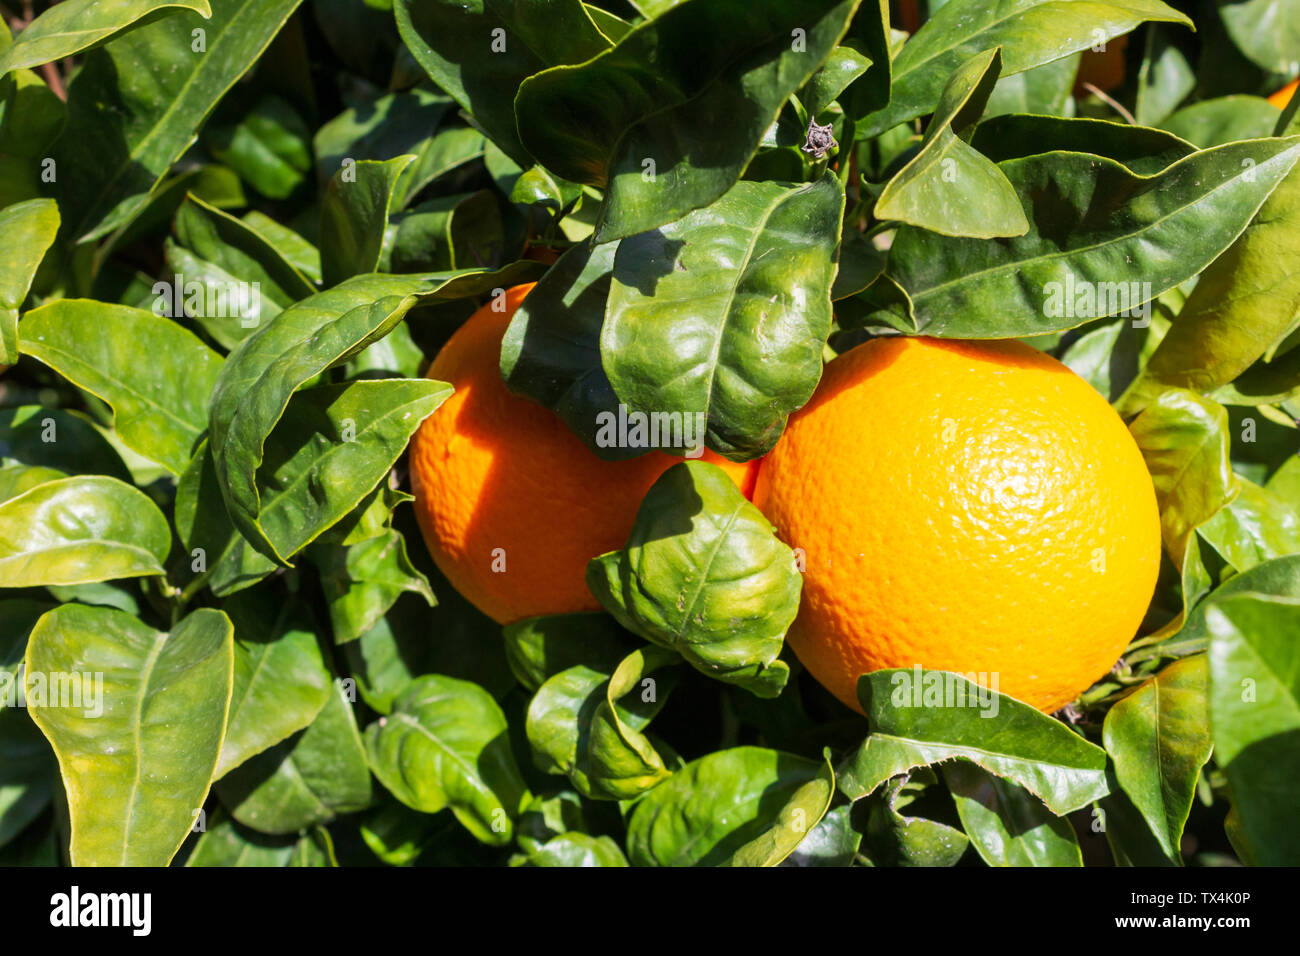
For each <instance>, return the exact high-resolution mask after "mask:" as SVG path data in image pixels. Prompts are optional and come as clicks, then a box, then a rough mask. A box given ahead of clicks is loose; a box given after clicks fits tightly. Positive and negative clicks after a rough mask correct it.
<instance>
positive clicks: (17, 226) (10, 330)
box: [0, 199, 59, 365]
mask: <svg viewBox="0 0 1300 956" xmlns="http://www.w3.org/2000/svg"><path fill="white" fill-rule="evenodd" d="M58 231H59V207H58V206H57V205H56V204H55V202H54V200H52V199H31V200H28V201H27V202H20V203H16V204H14V205H12V206H10V207H9V208H7V209H0V256H2V257H0V263H3V265H0V365H13V364H14V362H17V361H18V312H19V310H20V309H21V308H22V305H23V300H24V299H26V298H27V292H28V290H29V289H30V288H31V285H32V277H33V276H35V275H36V269H37V267H38V266H39V265H40V264H41V260H42V259H44V258H45V252H46V250H47V249H49V248H50V245H51V244H52V243H53V242H54V236H55V233H57V232H58Z"/></svg>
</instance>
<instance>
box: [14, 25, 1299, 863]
mask: <svg viewBox="0 0 1300 956" xmlns="http://www.w3.org/2000/svg"><path fill="white" fill-rule="evenodd" d="M917 7H918V5H917V4H916V3H912V2H905V3H893V4H890V3H887V2H884V0H681V2H676V3H673V2H657V0H656V2H648V0H647V2H642V0H633V2H625V0H607V2H606V0H598V2H592V3H587V2H581V0H373V2H372V0H366V2H365V3H362V2H361V0H320V2H316V3H313V4H299V2H298V0H249V2H236V0H123V2H113V3H109V2H103V0H63V2H61V3H57V4H54V5H47V4H45V3H43V2H39V0H38V2H37V3H36V4H35V5H34V6H32V5H28V6H27V8H26V9H27V11H28V15H27V16H26V17H23V16H10V14H11V13H13V12H14V10H15V9H16V8H15V5H13V4H5V5H4V6H3V7H0V9H3V10H4V11H5V13H6V18H5V23H6V24H8V25H0V366H3V367H4V368H5V369H6V371H5V373H4V378H3V379H0V862H3V863H6V864H39V863H68V864H73V865H120V864H126V865H168V864H171V865H181V864H184V865H191V866H209V865H268V866H290V865H312V866H334V865H346V864H350V863H358V864H374V863H376V862H382V863H385V864H389V865H393V866H405V865H410V864H413V863H422V864H428V863H432V864H470V863H473V864H482V863H490V864H498V865H530V866H568V865H592V866H627V865H635V866H643V865H644V866H658V865H697V866H712V865H744V866H750V865H759V866H775V865H798V866H853V865H873V866H886V865H907V866H916V865H934V866H950V865H954V864H957V863H962V864H966V865H983V864H987V865H994V866H998V865H1025V864H1029V865H1044V866H1078V865H1081V864H1082V863H1083V862H1084V860H1087V861H1089V862H1098V863H1115V864H1119V865H1177V864H1180V863H1184V862H1196V863H1200V864H1215V863H1222V862H1228V861H1232V860H1234V859H1236V860H1240V861H1244V862H1247V863H1258V864H1295V863H1297V862H1300V843H1297V830H1296V828H1295V825H1294V810H1295V804H1296V794H1297V791H1296V787H1297V780H1300V684H1298V683H1297V680H1298V679H1300V678H1298V675H1300V657H1298V655H1300V644H1298V643H1297V641H1296V635H1297V634H1300V457H1297V451H1298V450H1300V441H1298V440H1297V431H1296V419H1297V418H1300V169H1298V168H1297V161H1298V160H1300V123H1297V122H1296V115H1295V114H1296V109H1295V104H1290V105H1288V104H1287V103H1286V102H1285V100H1282V101H1281V102H1276V103H1273V102H1269V100H1268V99H1267V98H1266V97H1267V96H1268V94H1270V93H1272V92H1273V91H1274V90H1276V89H1278V88H1279V87H1281V86H1282V85H1283V84H1284V83H1285V82H1286V81H1287V80H1288V79H1290V75H1289V74H1290V73H1292V72H1294V71H1295V69H1296V63H1297V62H1298V61H1300V32H1297V31H1298V30H1300V11H1297V9H1296V8H1295V5H1294V4H1290V3H1275V2H1270V3H1256V2H1252V3H1238V4H1217V5H1216V4H1200V5H1191V4H1184V3H1178V4H1173V5H1170V4H1167V3H1164V2H1161V0H1005V2H1000V3H996V4H994V3H989V2H987V0H948V2H946V3H943V4H938V3H934V4H929V5H925V4H922V5H920V7H921V14H918V10H917ZM927 9H928V10H930V11H933V12H932V15H929V16H926V15H924V13H925V11H926V10H927ZM1193 9H1194V10H1195V11H1196V22H1195V23H1194V22H1193V20H1192V18H1191V17H1190V16H1189V14H1188V12H1187V11H1189V10H1193ZM1270 24H1271V25H1270ZM904 27H906V29H903V28H904ZM1193 28H1194V29H1193ZM533 281H537V282H538V285H537V287H536V289H535V290H534V291H533V292H532V294H531V295H530V296H529V298H528V299H527V301H526V302H525V304H524V306H523V307H522V308H521V309H520V310H519V311H518V313H517V314H516V315H515V316H514V317H513V319H512V322H511V325H510V328H509V330H508V332H507V334H506V337H505V342H504V346H503V348H502V352H501V373H502V376H503V379H504V380H505V382H506V383H507V384H508V385H509V387H510V388H511V390H512V391H514V392H515V393H517V394H518V395H520V396H523V397H525V398H527V399H529V400H532V401H535V402H537V403H539V404H541V405H543V406H545V407H546V408H549V409H551V410H552V411H553V412H555V413H556V414H557V415H558V416H559V417H560V418H561V419H562V420H563V421H564V422H565V423H566V424H567V425H568V426H569V427H570V428H572V430H573V431H574V432H575V433H576V434H577V435H578V436H579V437H580V438H582V439H583V440H584V441H585V442H587V443H588V445H589V446H590V447H591V448H592V450H593V451H594V452H595V453H597V454H601V455H603V456H606V457H610V458H619V457H627V456H628V455H629V454H637V453H638V451H637V450H635V449H633V450H631V451H629V449H627V448H609V447H606V446H604V445H602V444H601V443H599V442H598V441H597V440H596V427H595V422H596V421H598V419H599V416H601V415H602V414H605V413H626V414H631V413H637V412H640V413H645V414H651V413H655V412H659V411H662V410H664V409H676V410H680V411H683V412H687V413H698V414H699V415H700V416H701V421H702V423H703V424H702V433H703V435H704V441H705V443H706V444H707V446H708V447H709V448H711V449H712V450H714V451H715V452H717V453H719V454H721V455H723V456H725V457H727V458H730V459H733V460H735V461H747V460H752V459H754V458H757V457H759V456H761V455H763V454H765V453H766V452H767V451H769V450H770V449H771V448H772V447H773V446H774V445H775V444H776V443H777V442H778V441H779V440H780V437H781V433H782V431H783V429H784V428H785V426H786V422H787V420H788V418H789V416H790V415H791V414H792V413H795V412H797V411H798V409H799V408H800V407H802V406H803V405H804V404H805V403H806V402H807V401H808V399H809V397H810V396H811V395H812V393H813V390H814V388H815V387H816V385H817V382H818V380H819V378H820V376H821V371H822V367H823V364H824V362H825V361H827V360H829V359H830V358H832V357H833V356H834V355H835V354H837V353H839V352H842V351H844V350H846V349H848V348H851V347H852V346H853V345H855V344H858V343H860V342H862V341H864V340H865V339H867V338H870V337H872V336H877V335H894V334H900V333H901V334H923V335H929V336H948V337H962V338H985V339H988V338H1018V339H1022V340H1024V341H1026V342H1028V343H1030V344H1031V345H1033V346H1035V347H1037V348H1040V349H1042V350H1045V351H1047V352H1049V353H1050V354H1052V355H1053V356H1055V357H1056V358H1059V359H1060V360H1061V361H1062V362H1064V363H1065V364H1066V365H1068V366H1069V367H1070V368H1071V369H1073V370H1074V371H1075V372H1077V373H1078V374H1079V375H1080V376H1082V377H1083V378H1084V379H1085V380H1087V381H1088V382H1089V383H1090V384H1091V385H1093V386H1094V387H1095V388H1096V389H1097V390H1098V391H1099V392H1100V393H1101V394H1102V395H1104V396H1105V397H1106V398H1107V399H1108V400H1109V401H1111V402H1112V403H1113V404H1114V406H1115V407H1116V409H1117V410H1118V411H1119V412H1120V413H1121V414H1122V415H1123V416H1124V418H1125V420H1126V421H1127V422H1128V423H1129V427H1130V429H1131V431H1132V434H1133V436H1134V438H1135V439H1136V441H1137V443H1138V445H1139V447H1140V448H1141V449H1142V452H1143V455H1144V457H1145V460H1146V463H1147V466H1148V469H1149V471H1150V474H1151V477H1152V481H1153V484H1154V487H1155V489H1156V493H1157V498H1158V502H1159V507H1160V509H1161V527H1162V531H1163V545H1164V555H1163V567H1162V574H1161V579H1160V584H1159V587H1158V589H1157V592H1156V595H1155V597H1154V599H1153V601H1152V604H1151V608H1150V610H1149V612H1148V615H1147V618H1146V620H1145V622H1144V623H1143V625H1142V627H1141V629H1140V630H1139V632H1138V633H1136V634H1134V635H1133V641H1132V643H1131V645H1130V646H1129V648H1128V650H1127V651H1126V653H1125V654H1124V656H1123V657H1122V658H1121V659H1120V660H1119V661H1118V662H1117V663H1116V666H1115V668H1114V670H1113V671H1112V672H1111V674H1110V675H1108V676H1107V677H1106V678H1105V679H1104V680H1103V681H1101V682H1100V683H1098V684H1097V685H1095V686H1094V687H1093V688H1091V689H1090V690H1088V691H1087V692H1086V693H1084V694H1083V695H1082V697H1081V698H1080V699H1079V700H1078V701H1076V702H1075V703H1074V704H1073V705H1071V707H1069V708H1067V710H1066V711H1064V712H1062V713H1061V714H1057V715H1047V714H1042V713H1040V712H1038V711H1036V710H1034V709H1033V708H1030V707H1028V706H1027V705H1025V704H1023V703H1021V702H1019V701H1016V700H1013V699H1011V698H1006V697H1002V696H1001V695H997V694H995V693H993V692H991V691H988V690H986V689H983V688H979V687H976V686H974V685H971V684H969V682H968V681H967V680H966V679H965V678H964V677H962V676H959V675H948V674H942V673H939V674H933V673H932V674H929V675H925V676H926V678H932V679H933V680H932V681H929V680H927V681H924V682H923V683H922V684H921V685H918V686H916V687H915V688H914V689H912V690H909V691H908V692H906V693H903V694H900V693H898V687H899V686H900V683H902V684H906V681H907V680H909V679H913V678H916V677H919V676H920V675H913V674H910V673H909V672H906V671H880V672H876V673H873V674H867V675H862V677H861V680H860V683H859V687H858V696H859V699H860V703H861V705H862V709H863V711H864V714H865V716H864V715H860V714H857V713H854V712H852V711H850V710H849V709H847V708H846V707H844V706H843V705H842V704H840V703H838V702H837V701H836V700H834V699H833V698H832V697H830V696H829V695H828V694H827V693H826V692H825V691H824V690H822V689H821V688H820V687H819V686H818V685H817V684H816V683H815V682H813V681H812V680H811V679H810V678H809V677H808V676H807V675H806V674H805V673H804V672H803V670H802V668H801V667H800V666H799V663H798V661H797V660H796V659H795V658H794V656H793V655H792V654H791V653H790V651H789V649H788V648H787V647H786V646H785V644H784V640H783V639H784V636H785V633H786V630H787V629H788V628H789V626H790V624H791V622H792V621H793V620H794V618H795V615H796V614H797V611H798V607H799V601H800V592H801V588H800V584H801V581H800V576H799V571H800V570H802V568H801V567H800V563H799V562H800V560H801V557H800V555H799V554H798V552H797V551H792V549H791V548H790V547H788V546H787V544H786V543H784V542H781V541H780V540H778V538H777V536H776V534H775V533H774V531H773V529H772V527H771V525H770V524H769V523H768V522H767V520H766V519H765V518H764V516H763V515H762V514H761V513H759V511H758V510H757V509H756V508H755V507H754V506H753V505H752V504H750V503H749V502H748V501H746V500H745V499H744V497H743V496H742V495H740V494H739V493H738V492H737V491H736V489H735V488H734V487H733V486H732V485H731V484H730V482H729V481H728V480H727V479H726V478H725V477H724V476H722V474H721V472H720V471H719V470H718V469H717V468H716V467H714V466H713V465H708V464H704V463H700V462H692V463H684V464H681V465H678V466H675V467H674V468H673V469H671V470H670V471H668V472H666V473H665V474H664V476H663V477H662V478H661V479H660V481H659V482H658V483H657V484H656V485H655V486H654V487H653V488H652V489H651V490H650V492H649V493H648V494H647V495H646V497H645V500H644V502H643V503H642V507H641V511H640V513H639V515H638V517H637V521H636V526H635V528H633V529H632V530H631V534H630V537H629V538H628V540H627V542H626V544H625V546H624V547H622V548H621V549H619V550H616V551H612V552H610V553H607V554H604V555H591V558H592V562H591V565H590V566H589V570H588V576H587V580H588V584H589V587H590V589H591V591H592V594H593V595H594V598H595V599H597V600H598V601H599V603H600V605H601V607H602V608H603V610H601V611H592V612H583V613H574V614H566V615H558V616H552V617H543V618H534V619H529V620H524V621H516V622H514V623H511V624H509V625H507V626H506V627H504V628H502V627H500V626H498V625H496V624H494V623H492V622H491V621H490V620H488V619H487V618H485V617H484V616H482V615H481V614H479V613H478V612H476V611H475V610H474V609H473V608H472V607H471V606H470V605H469V604H468V603H467V602H466V601H465V600H464V599H463V598H462V597H461V596H460V595H458V594H457V593H456V592H455V591H454V590H453V589H452V588H451V587H450V586H449V585H448V584H447V583H446V582H445V581H444V580H443V579H442V578H441V576H440V575H439V574H438V572H437V570H436V568H434V566H433V565H432V562H431V561H430V560H429V558H428V555H427V553H426V551H425V549H424V547H423V544H422V543H421V541H420V538H419V533H418V530H417V529H416V528H415V525H414V522H413V519H412V517H411V513H410V509H409V508H408V507H407V503H408V502H409V501H410V495H409V494H407V491H406V488H407V487H409V485H408V482H407V476H406V465H405V459H404V452H405V449H406V446H407V443H408V442H409V440H410V438H411V436H412V435H413V434H414V432H415V430H416V429H417V428H418V427H419V425H420V423H421V422H422V421H423V420H424V419H426V418H427V417H428V416H430V415H433V414H437V409H438V406H439V405H440V404H441V403H442V402H443V401H444V400H445V399H446V398H447V396H448V394H450V391H451V389H450V386H449V385H448V384H446V383H443V382H439V381H435V380H430V379H427V378H425V377H423V372H424V370H425V368H426V367H427V364H428V361H429V359H430V358H431V357H432V356H433V355H434V354H435V353H436V352H437V350H438V349H439V347H440V346H441V344H442V343H443V342H444V341H445V340H446V339H447V337H448V336H449V335H450V333H451V332H452V331H453V330H454V329H455V328H456V327H457V325H458V324H459V323H460V322H461V321H463V320H464V318H465V317H466V316H467V315H468V314H469V313H470V312H471V311H472V310H473V309H474V308H476V307H478V306H481V305H483V304H485V303H488V302H491V301H494V300H495V298H496V297H497V296H499V295H501V294H502V292H503V290H505V289H506V288H508V287H511V286H514V285H518V284H520V283H524V282H533ZM825 453H826V454H828V455H832V454H834V449H826V450H825ZM591 493H592V494H593V495H598V494H600V493H601V491H600V489H599V488H593V489H591ZM546 518H547V516H546V515H538V516H537V521H538V522H539V533H554V534H563V533H564V529H563V528H547V527H546V526H545V522H546ZM932 690H933V691H934V694H933V695H932V694H931V691H932ZM954 692H959V693H960V695H961V698H962V699H963V700H966V701H968V702H969V704H970V705H971V706H967V707H965V708H963V707H954V706H951V700H950V697H951V694H953V693H954ZM975 705H978V708H976V707H975ZM1225 819H1226V823H1225V822H1224V821H1225Z"/></svg>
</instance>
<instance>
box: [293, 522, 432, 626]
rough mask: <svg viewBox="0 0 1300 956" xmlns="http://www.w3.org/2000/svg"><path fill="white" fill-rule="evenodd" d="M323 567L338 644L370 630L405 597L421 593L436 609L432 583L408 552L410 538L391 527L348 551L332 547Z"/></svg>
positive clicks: (321, 559) (324, 551)
mask: <svg viewBox="0 0 1300 956" xmlns="http://www.w3.org/2000/svg"><path fill="white" fill-rule="evenodd" d="M317 564H318V567H319V568H320V572H321V590H322V591H323V592H324V594H325V600H326V601H327V602H328V603H329V615H330V625H331V627H332V628H333V631H334V643H335V644H346V643H347V642H348V641H355V640H356V639H357V638H359V637H360V636H361V635H362V634H364V633H366V632H367V631H369V630H370V629H371V628H372V627H374V626H375V624H376V623H377V622H378V620H379V619H380V618H381V617H383V615H384V614H386V613H387V612H388V609H389V608H391V607H392V606H393V605H394V604H395V603H396V602H397V599H398V598H399V597H401V596H402V594H404V593H408V592H409V593H411V594H418V595H419V596H420V597H422V598H423V599H424V601H425V603H426V604H428V605H429V606H430V607H432V606H433V605H434V604H435V603H436V600H435V598H434V596H433V591H432V589H430V587H429V581H428V579H427V578H425V576H424V575H423V574H421V573H420V572H419V571H418V570H417V569H416V568H415V566H414V565H413V564H412V563H411V559H410V557H409V556H408V555H407V553H406V539H405V538H404V537H403V536H402V535H401V533H400V532H397V531H394V530H393V529H391V528H388V529H385V530H384V531H383V532H382V533H380V534H378V535H376V536H374V537H372V538H367V539H366V540H364V541H358V542H356V543H355V544H351V545H347V546H343V545H340V544H339V543H337V542H328V543H327V544H326V546H325V547H324V548H322V553H321V556H320V557H319V558H318V559H317Z"/></svg>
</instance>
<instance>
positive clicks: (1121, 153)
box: [971, 114, 1196, 176]
mask: <svg viewBox="0 0 1300 956" xmlns="http://www.w3.org/2000/svg"><path fill="white" fill-rule="evenodd" d="M971 144H972V145H973V146H974V147H975V148H976V149H978V150H979V151H980V152H981V153H983V154H984V155H985V156H987V157H989V158H990V159H992V160H993V161H994V162H997V163H1003V162H1006V161H1007V160H1009V159H1023V158H1024V157H1026V156H1041V155H1043V154H1045V153H1052V152H1056V151H1064V152H1070V153H1087V154H1089V155H1091V156H1104V157H1106V158H1107V159H1111V160H1114V161H1115V162H1117V163H1120V164H1121V165H1123V166H1126V167H1127V168H1128V169H1130V170H1132V171H1133V172H1134V173H1137V174H1139V175H1143V176H1150V175H1153V174H1155V173H1158V172H1160V171H1161V170H1163V169H1165V168H1167V167H1168V166H1170V165H1171V164H1173V163H1175V162H1177V161H1178V160H1180V159H1184V158H1186V157H1188V156H1190V155H1192V154H1193V153H1195V152H1196V147H1195V146H1193V145H1192V144H1191V143H1189V142H1187V141H1186V140H1182V139H1179V138H1178V137H1177V136H1175V135H1174V134H1173V133H1167V132H1165V131H1164V130H1159V129H1146V128H1145V127H1141V126H1130V125H1129V124H1127V123H1112V122H1110V121H1108V120H1099V119H1085V118H1066V117H1061V116H1021V115H1018V114H1010V115H1007V116H994V117H991V118H989V119H986V120H984V122H982V123H980V125H979V126H978V127H977V128H976V130H975V136H974V138H973V139H972V140H971Z"/></svg>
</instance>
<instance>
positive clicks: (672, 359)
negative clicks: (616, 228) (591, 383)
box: [600, 174, 844, 460]
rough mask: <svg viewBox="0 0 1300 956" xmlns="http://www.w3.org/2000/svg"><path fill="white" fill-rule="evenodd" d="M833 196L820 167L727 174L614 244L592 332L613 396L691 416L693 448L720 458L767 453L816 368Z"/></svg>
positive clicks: (839, 208) (830, 264) (835, 209)
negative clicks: (671, 218)
mask: <svg viewBox="0 0 1300 956" xmlns="http://www.w3.org/2000/svg"><path fill="white" fill-rule="evenodd" d="M843 200H844V196H843V191H842V190H841V188H840V186H839V184H838V182H837V180H836V179H835V177H834V176H832V175H830V174H827V175H826V176H824V177H823V178H822V179H820V180H819V181H817V182H815V183H812V184H809V185H806V186H801V187H796V188H791V187H787V186H781V185H779V184H775V183H754V182H740V183H737V184H736V186H735V187H734V188H733V189H731V190H730V191H729V192H728V193H727V194H726V195H725V196H723V197H722V198H721V199H720V200H718V201H717V202H716V203H714V204H713V205H711V206H708V207H707V208H704V209H700V210H697V211H696V212H693V213H691V214H690V215H688V216H686V217H685V218H684V219H682V220H680V221H678V222H675V223H673V224H671V225H668V226H665V227H663V228H662V229H658V230H655V231H654V232H649V233H645V234H643V235H637V236H632V237H631V238H628V239H624V240H623V241H622V242H621V243H619V247H618V252H617V253H616V255H615V257H614V273H613V280H612V283H611V285H610V291H609V300H608V302H607V305H606V311H605V322H604V326H603V328H602V330H601V337H600V349H601V359H602V364H603V366H604V369H605V372H606V373H607V374H608V375H609V380H610V382H611V384H612V386H613V389H614V392H615V394H616V395H617V396H618V397H619V399H620V400H621V401H622V402H624V403H625V404H626V405H627V406H628V408H629V409H630V410H634V411H641V412H644V413H647V414H648V413H650V412H659V411H665V410H666V411H674V412H675V411H680V412H681V413H682V414H683V415H695V414H697V413H700V412H702V413H704V415H705V423H706V428H707V432H706V435H705V441H706V444H708V446H709V447H710V448H712V449H713V450H714V451H717V452H719V453H720V454H724V455H727V456H728V457H731V458H736V459H739V460H743V459H747V458H754V457H757V456H758V455H761V454H763V453H765V452H767V451H768V450H769V449H770V448H771V447H772V446H773V445H774V444H776V440H777V439H778V438H779V437H780V435H781V431H782V430H783V429H784V428H785V421H786V417H787V416H788V415H789V414H790V413H791V412H793V411H794V410H795V409H797V408H799V407H800V406H802V405H803V404H804V403H805V402H806V401H807V400H808V398H809V396H811V395H812V391H813V388H814V387H815V386H816V384H817V380H818V378H819V377H820V375H821V364H822V347H823V345H824V344H825V341H826V336H827V334H828V333H829V332H830V320H831V312H830V289H831V284H832V282H833V281H834V278H835V264H834V258H833V256H834V243H835V239H836V236H837V235H838V230H839V221H840V217H841V215H842V212H843ZM670 318H671V321H669V319H670Z"/></svg>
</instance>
